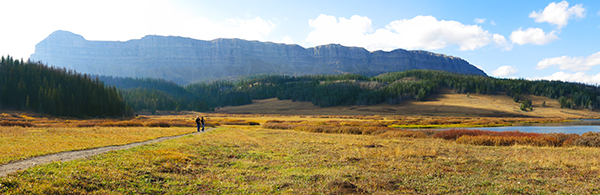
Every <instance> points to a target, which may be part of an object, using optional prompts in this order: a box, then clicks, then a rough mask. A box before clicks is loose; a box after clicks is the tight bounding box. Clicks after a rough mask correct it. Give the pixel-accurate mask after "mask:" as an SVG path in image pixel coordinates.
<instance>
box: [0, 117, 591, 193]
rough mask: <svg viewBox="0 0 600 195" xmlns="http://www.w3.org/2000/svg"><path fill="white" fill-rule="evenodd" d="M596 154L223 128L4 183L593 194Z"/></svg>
mask: <svg viewBox="0 0 600 195" xmlns="http://www.w3.org/2000/svg"><path fill="white" fill-rule="evenodd" d="M598 156H600V150H598V149H597V148H579V147H571V148H554V147H529V146H510V147H487V146H472V145H462V144H456V143H455V142H453V141H447V140H443V139H412V138H393V137H390V138H386V137H380V136H364V135H346V134H321V133H309V132H301V131H285V130H266V129H261V128H259V127H255V126H254V127H252V126H244V128H219V129H217V130H214V131H211V132H208V133H205V134H200V135H195V136H187V137H184V138H181V139H178V140H170V141H166V142H162V143H157V144H153V145H148V146H142V147H138V148H135V149H130V150H125V151H117V152H110V153H107V154H104V155H100V156H97V157H94V158H91V159H86V160H76V161H72V162H67V163H53V164H49V165H44V166H39V167H35V168H32V169H29V170H26V171H24V172H19V173H16V174H13V175H9V176H8V177H6V178H1V179H0V184H2V187H0V193H4V194H31V193H33V194H65V193H73V194H348V193H369V194H597V193H600V187H598V185H597V184H598V182H600V176H599V175H600V172H599V170H598V168H599V167H600V160H599V159H598Z"/></svg>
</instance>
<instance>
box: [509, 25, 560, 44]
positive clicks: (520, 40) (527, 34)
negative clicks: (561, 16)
mask: <svg viewBox="0 0 600 195" xmlns="http://www.w3.org/2000/svg"><path fill="white" fill-rule="evenodd" d="M558 39H559V38H558V36H556V31H551V32H549V33H544V30H542V29H541V28H527V29H525V30H522V29H521V28H519V30H516V31H513V32H512V33H511V34H510V40H511V41H512V42H513V43H516V44H519V45H524V44H535V45H545V44H548V43H550V42H552V41H556V40H558Z"/></svg>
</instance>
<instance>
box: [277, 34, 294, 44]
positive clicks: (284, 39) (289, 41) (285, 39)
mask: <svg viewBox="0 0 600 195" xmlns="http://www.w3.org/2000/svg"><path fill="white" fill-rule="evenodd" d="M278 42H280V43H285V44H294V40H293V39H292V37H290V36H287V35H286V36H283V37H281V40H280V41H278Z"/></svg>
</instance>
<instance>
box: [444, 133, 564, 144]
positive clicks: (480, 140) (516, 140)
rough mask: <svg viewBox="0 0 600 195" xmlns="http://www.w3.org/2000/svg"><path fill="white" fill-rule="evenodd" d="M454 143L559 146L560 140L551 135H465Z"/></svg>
mask: <svg viewBox="0 0 600 195" xmlns="http://www.w3.org/2000/svg"><path fill="white" fill-rule="evenodd" d="M456 143H460V144H471V145H480V146H512V145H515V144H519V145H530V146H559V143H560V142H559V141H558V140H557V139H555V138H553V137H527V136H524V137H517V136H489V135H478V136H470V135H465V136H462V137H460V138H458V139H457V140H456Z"/></svg>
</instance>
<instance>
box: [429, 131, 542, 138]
mask: <svg viewBox="0 0 600 195" xmlns="http://www.w3.org/2000/svg"><path fill="white" fill-rule="evenodd" d="M465 135H469V136H483V135H486V136H502V137H509V136H512V137H539V136H541V135H542V134H539V133H526V132H520V131H484V130H468V129H450V130H445V131H439V132H437V133H435V134H433V137H434V138H442V139H445V140H457V139H458V138H460V137H462V136H465Z"/></svg>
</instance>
